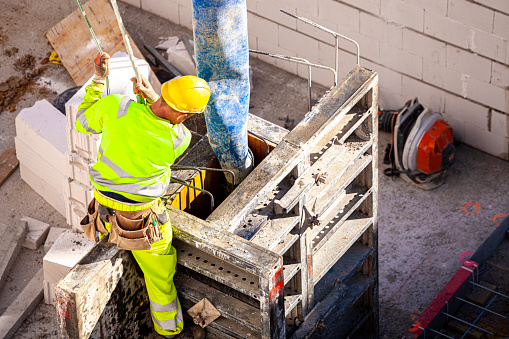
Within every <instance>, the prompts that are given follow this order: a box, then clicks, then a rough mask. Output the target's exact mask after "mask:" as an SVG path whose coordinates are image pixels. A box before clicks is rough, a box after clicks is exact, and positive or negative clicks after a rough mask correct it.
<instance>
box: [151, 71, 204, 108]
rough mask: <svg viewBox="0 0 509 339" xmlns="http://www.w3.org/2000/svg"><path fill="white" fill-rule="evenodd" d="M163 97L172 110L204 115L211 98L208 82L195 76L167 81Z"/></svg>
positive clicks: (164, 85)
mask: <svg viewBox="0 0 509 339" xmlns="http://www.w3.org/2000/svg"><path fill="white" fill-rule="evenodd" d="M161 95H162V96H163V99H164V101H166V103H167V104H168V105H170V107H171V108H173V109H174V110H176V111H178V112H182V113H202V112H203V111H204V110H205V106H207V102H208V101H209V97H210V87H209V85H208V84H207V82H206V81H205V80H203V79H201V78H198V77H195V76H193V75H186V76H183V77H180V78H177V79H173V80H170V81H167V82H165V83H164V84H163V86H162V87H161Z"/></svg>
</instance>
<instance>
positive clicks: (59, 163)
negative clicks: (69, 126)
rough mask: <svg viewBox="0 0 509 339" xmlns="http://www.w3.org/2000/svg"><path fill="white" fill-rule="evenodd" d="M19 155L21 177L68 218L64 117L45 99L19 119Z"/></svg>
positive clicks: (23, 113)
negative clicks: (65, 191)
mask: <svg viewBox="0 0 509 339" xmlns="http://www.w3.org/2000/svg"><path fill="white" fill-rule="evenodd" d="M15 124H16V138H15V143H16V154H17V157H18V159H19V162H20V172H21V178H22V179H23V180H24V181H25V182H26V183H28V184H29V185H30V186H31V187H32V188H33V189H34V190H35V191H36V192H37V193H39V194H40V195H41V196H42V197H43V198H44V199H45V200H46V201H47V202H48V203H49V204H50V205H51V206H53V207H54V208H55V209H56V210H57V211H58V212H60V213H61V214H62V215H65V199H64V185H65V184H66V183H67V172H66V163H67V161H68V156H69V151H68V148H67V140H66V137H65V131H66V121H65V116H64V115H63V114H62V113H61V112H60V111H58V110H57V109H56V108H55V107H53V105H52V104H50V103H49V102H48V101H46V100H41V101H37V102H36V103H35V105H34V106H32V107H30V108H25V109H23V110H21V112H20V113H19V114H18V116H17V117H16V121H15Z"/></svg>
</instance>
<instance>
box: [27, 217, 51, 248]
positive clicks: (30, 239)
mask: <svg viewBox="0 0 509 339" xmlns="http://www.w3.org/2000/svg"><path fill="white" fill-rule="evenodd" d="M21 221H25V222H26V223H27V230H28V232H27V235H26V237H25V240H24V241H23V247H26V248H29V249H31V250H36V249H38V248H39V246H41V244H42V243H43V242H44V240H46V237H47V236H48V232H49V224H47V223H45V222H42V221H39V220H36V219H33V218H30V217H23V218H21Z"/></svg>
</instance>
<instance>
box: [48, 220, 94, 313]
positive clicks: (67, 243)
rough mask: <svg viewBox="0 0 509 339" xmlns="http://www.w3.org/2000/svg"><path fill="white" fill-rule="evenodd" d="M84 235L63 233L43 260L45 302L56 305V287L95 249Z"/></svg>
mask: <svg viewBox="0 0 509 339" xmlns="http://www.w3.org/2000/svg"><path fill="white" fill-rule="evenodd" d="M94 245H95V243H94V242H93V241H90V240H89V239H88V238H87V237H86V236H85V235H84V234H78V233H73V232H70V230H67V231H65V232H62V233H61V234H60V235H59V236H58V238H57V240H56V241H55V243H54V244H53V246H51V248H50V250H49V251H48V253H46V255H45V256H44V259H43V263H42V266H43V270H44V302H45V303H46V304H52V305H54V304H55V292H54V291H55V285H56V284H57V283H58V281H59V280H60V279H62V278H63V277H64V276H65V275H66V274H67V273H68V272H69V271H70V270H71V268H73V266H74V265H76V264H77V263H78V261H80V260H81V258H83V257H84V256H85V254H87V252H88V251H90V250H91V249H92V247H94Z"/></svg>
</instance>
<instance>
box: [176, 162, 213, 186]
mask: <svg viewBox="0 0 509 339" xmlns="http://www.w3.org/2000/svg"><path fill="white" fill-rule="evenodd" d="M171 169H172V170H173V169H174V170H177V171H178V170H193V171H196V172H198V175H199V176H200V182H201V187H202V188H205V183H204V180H203V174H202V172H201V170H200V169H199V168H198V167H192V166H180V165H172V166H171Z"/></svg>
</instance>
